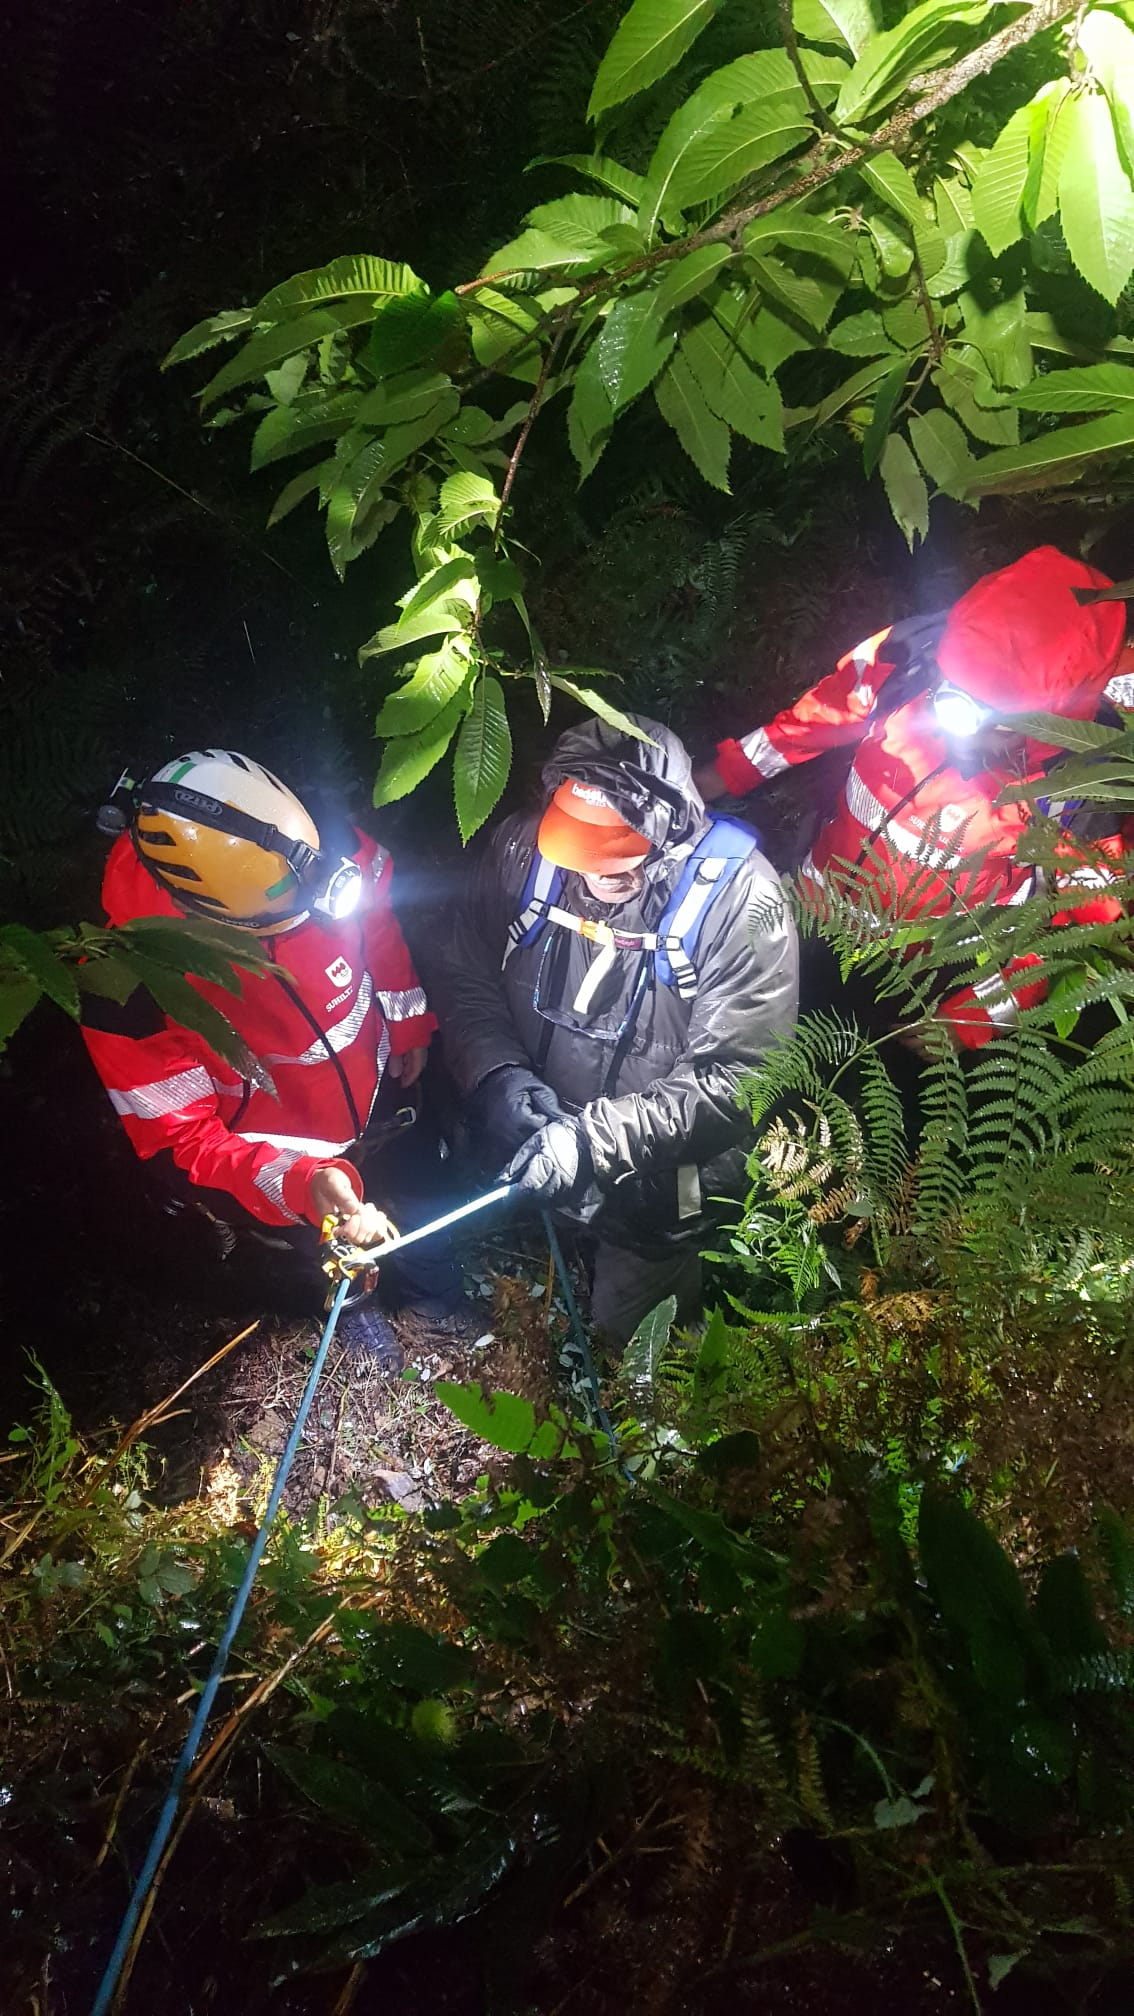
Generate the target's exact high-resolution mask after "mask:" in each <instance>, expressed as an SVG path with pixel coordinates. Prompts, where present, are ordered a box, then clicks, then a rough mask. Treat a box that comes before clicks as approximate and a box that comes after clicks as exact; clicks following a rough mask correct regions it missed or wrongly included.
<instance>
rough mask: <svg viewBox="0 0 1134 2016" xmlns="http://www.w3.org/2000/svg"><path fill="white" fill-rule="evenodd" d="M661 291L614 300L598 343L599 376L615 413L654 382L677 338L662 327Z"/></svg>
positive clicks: (672, 329)
mask: <svg viewBox="0 0 1134 2016" xmlns="http://www.w3.org/2000/svg"><path fill="white" fill-rule="evenodd" d="M662 323H663V315H662V307H661V297H660V294H658V293H652V294H627V295H624V296H623V298H622V299H621V300H620V301H616V302H615V303H614V306H613V308H612V309H611V311H610V313H609V315H608V316H607V318H606V320H605V322H604V323H603V325H602V328H601V330H600V332H599V335H598V338H597V341H596V343H595V351H596V353H597V365H598V373H599V377H600V378H601V380H602V383H603V389H604V390H605V392H606V396H607V398H608V399H609V401H610V405H611V410H612V412H614V413H617V412H619V411H620V409H621V408H622V407H623V406H628V405H629V404H630V402H631V400H632V399H636V398H637V397H638V396H639V394H640V393H642V392H644V391H645V390H646V388H647V386H649V385H652V384H653V382H654V379H655V378H656V377H657V375H658V372H659V371H660V370H661V368H662V366H663V365H664V364H665V362H666V360H667V359H668V357H669V356H670V354H671V353H672V350H673V346H674V343H675V342H676V340H677V335H676V330H675V329H674V328H673V326H672V324H671V326H670V327H669V328H664V327H663V326H662Z"/></svg>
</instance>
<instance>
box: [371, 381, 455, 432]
mask: <svg viewBox="0 0 1134 2016" xmlns="http://www.w3.org/2000/svg"><path fill="white" fill-rule="evenodd" d="M452 389H453V382H452V379H451V378H449V377H448V376H447V375H446V373H445V372H444V371H431V370H428V369H420V370H412V371H400V372H398V374H397V375H396V376H395V377H393V378H387V379H385V380H384V381H383V383H382V384H381V385H376V386H375V387H374V389H373V390H372V391H370V392H366V393H364V394H363V395H362V397H361V398H358V399H357V405H356V408H355V424H356V426H359V427H395V426H401V425H403V424H405V423H406V422H407V421H413V420H420V418H421V416H422V414H423V413H429V412H431V411H432V409H433V407H434V406H436V405H437V404H438V402H439V401H440V400H441V399H442V398H443V397H444V396H445V395H446V394H447V393H449V392H451V391H452ZM356 397H357V395H356Z"/></svg>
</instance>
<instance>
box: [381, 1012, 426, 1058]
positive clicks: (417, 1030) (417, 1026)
mask: <svg viewBox="0 0 1134 2016" xmlns="http://www.w3.org/2000/svg"><path fill="white" fill-rule="evenodd" d="M386 1027H387V1029H388V1030H389V1032H390V1055H391V1057H404V1055H405V1053H406V1051H407V1050H425V1049H428V1047H429V1039H430V1037H431V1036H433V1035H434V1034H435V1033H436V1029H437V1017H436V1015H434V1014H433V1012H432V1010H431V1009H426V1011H425V1014H424V1015H409V1016H407V1017H406V1019H405V1021H404V1022H387V1024H386Z"/></svg>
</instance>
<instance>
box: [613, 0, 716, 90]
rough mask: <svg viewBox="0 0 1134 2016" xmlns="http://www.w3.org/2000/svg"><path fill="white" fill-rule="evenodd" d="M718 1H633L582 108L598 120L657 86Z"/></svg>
mask: <svg viewBox="0 0 1134 2016" xmlns="http://www.w3.org/2000/svg"><path fill="white" fill-rule="evenodd" d="M721 4H722V0H633V5H632V6H631V7H630V9H629V11H628V12H627V13H626V14H624V15H623V17H622V19H621V21H620V22H619V24H618V27H617V29H616V30H615V33H614V38H613V40H612V42H611V44H610V47H609V48H608V49H607V51H606V54H605V56H604V57H603V59H602V62H601V63H600V64H599V67H598V74H597V76H596V78H595V81H594V88H593V90H592V91H591V97H590V103H589V105H588V106H587V117H588V119H597V118H598V117H599V115H600V113H603V112H608V111H609V110H610V108H611V106H612V105H621V104H622V103H623V102H624V100H625V99H627V98H633V97H634V96H635V94H636V93H637V92H639V91H644V90H645V89H646V87H647V85H650V84H656V82H657V80H658V78H659V77H664V76H665V74H666V71H667V70H672V68H673V66H674V64H675V63H676V62H678V61H679V60H680V58H681V57H682V56H684V54H685V51H686V50H687V49H691V48H692V46H693V44H694V42H695V41H696V40H697V37H698V35H699V34H700V33H701V30H702V29H703V28H707V27H708V25H709V22H710V21H711V20H712V18H713V15H714V14H715V13H716V12H717V10H718V8H719V7H720V5H721Z"/></svg>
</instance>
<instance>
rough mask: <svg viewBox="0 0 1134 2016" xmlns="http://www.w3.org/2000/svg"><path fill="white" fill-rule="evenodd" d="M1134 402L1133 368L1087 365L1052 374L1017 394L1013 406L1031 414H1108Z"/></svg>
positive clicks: (1120, 365) (1037, 379) (1034, 380)
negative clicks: (1117, 407)
mask: <svg viewBox="0 0 1134 2016" xmlns="http://www.w3.org/2000/svg"><path fill="white" fill-rule="evenodd" d="M1130 400H1134V366H1131V365H1129V364H1088V365H1085V366H1084V367H1083V369H1081V370H1075V369H1070V370H1067V371H1050V372H1048V373H1047V374H1046V375H1045V376H1044V377H1042V378H1033V380H1032V382H1031V384H1030V385H1025V386H1024V387H1023V388H1022V390H1020V391H1019V392H1017V393H1016V394H1015V396H1014V399H1013V404H1014V405H1016V406H1022V407H1024V409H1025V411H1027V412H1028V413H1109V412H1110V411H1111V410H1112V409H1113V408H1114V407H1115V406H1122V405H1125V404H1126V403H1127V402H1128V401H1130Z"/></svg>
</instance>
